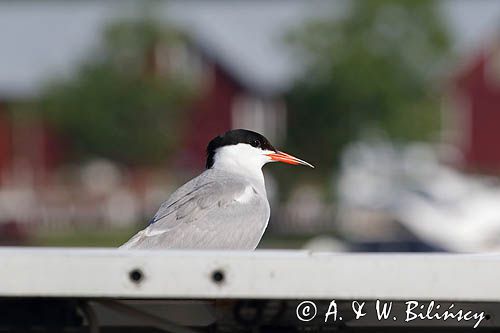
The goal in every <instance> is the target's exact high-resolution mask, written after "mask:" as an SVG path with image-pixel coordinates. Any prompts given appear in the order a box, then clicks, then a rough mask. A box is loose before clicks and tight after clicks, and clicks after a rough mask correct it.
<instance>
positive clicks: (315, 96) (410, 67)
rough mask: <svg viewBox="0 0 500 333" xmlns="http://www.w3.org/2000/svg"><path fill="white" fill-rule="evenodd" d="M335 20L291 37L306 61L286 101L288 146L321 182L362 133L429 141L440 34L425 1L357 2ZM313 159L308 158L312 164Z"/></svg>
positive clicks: (440, 61)
mask: <svg viewBox="0 0 500 333" xmlns="http://www.w3.org/2000/svg"><path fill="white" fill-rule="evenodd" d="M349 4H350V6H351V7H350V8H349V10H348V11H347V13H346V15H345V16H343V17H342V18H337V19H333V18H332V19H328V20H321V21H315V22H311V23H309V24H307V25H306V27H305V28H304V29H302V30H300V31H298V32H296V33H294V34H293V35H292V37H293V39H292V41H293V42H294V43H295V45H298V46H299V50H301V51H303V52H304V53H305V56H306V59H309V60H310V67H309V69H308V71H307V73H306V74H307V75H305V76H304V78H303V79H302V80H300V81H299V82H298V83H297V84H296V86H295V87H294V89H293V90H292V92H291V93H290V94H289V96H288V105H289V136H288V146H290V147H291V150H292V151H294V152H298V153H302V156H308V158H310V159H311V160H313V161H314V162H316V165H317V169H316V172H315V174H316V175H319V177H320V178H321V177H322V178H321V179H324V177H326V176H327V175H331V173H332V171H333V170H335V168H336V166H337V162H338V158H339V155H340V152H341V150H342V149H343V148H344V147H345V145H346V144H347V143H348V142H350V141H352V140H354V139H356V138H358V137H359V136H360V135H361V134H362V132H363V131H364V130H366V129H377V130H383V131H384V132H385V133H386V135H387V137H388V138H390V139H393V140H396V141H408V140H432V139H435V138H436V135H437V133H438V131H439V128H440V112H439V96H438V95H439V94H438V92H439V89H437V88H438V82H439V80H438V79H439V77H440V76H441V75H442V74H443V69H444V68H445V67H446V66H445V65H446V60H447V56H448V54H449V52H448V49H449V48H448V46H449V42H448V37H447V33H446V30H445V28H444V26H443V24H442V22H441V21H440V19H439V16H438V14H437V11H436V8H435V5H434V3H433V2H432V1H430V0H416V1H397V0H358V1H352V2H350V3H349ZM314 159H316V160H314Z"/></svg>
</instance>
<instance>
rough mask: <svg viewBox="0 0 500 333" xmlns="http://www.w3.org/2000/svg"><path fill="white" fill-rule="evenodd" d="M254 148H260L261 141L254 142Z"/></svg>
mask: <svg viewBox="0 0 500 333" xmlns="http://www.w3.org/2000/svg"><path fill="white" fill-rule="evenodd" d="M252 146H253V147H255V148H260V141H259V140H253V141H252Z"/></svg>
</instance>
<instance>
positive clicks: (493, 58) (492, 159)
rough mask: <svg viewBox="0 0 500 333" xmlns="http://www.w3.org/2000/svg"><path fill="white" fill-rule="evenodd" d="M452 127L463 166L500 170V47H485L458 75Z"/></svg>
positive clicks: (450, 115)
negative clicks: (487, 49)
mask: <svg viewBox="0 0 500 333" xmlns="http://www.w3.org/2000/svg"><path fill="white" fill-rule="evenodd" d="M451 103H452V105H451V110H450V113H449V114H448V115H449V120H450V121H449V122H448V129H450V130H451V131H450V132H451V133H452V134H453V136H452V141H453V143H454V144H455V145H456V146H457V147H458V148H459V150H460V152H461V155H462V159H461V161H460V163H459V164H460V166H461V167H463V168H465V169H466V170H469V171H477V172H485V173H494V174H499V173H500V48H499V47H494V48H492V49H491V50H489V51H484V52H481V53H480V54H478V55H477V56H475V57H474V58H472V60H471V61H469V62H467V65H466V66H464V67H463V68H462V70H461V71H459V74H458V75H457V76H456V77H455V79H454V81H453V86H452V93H451Z"/></svg>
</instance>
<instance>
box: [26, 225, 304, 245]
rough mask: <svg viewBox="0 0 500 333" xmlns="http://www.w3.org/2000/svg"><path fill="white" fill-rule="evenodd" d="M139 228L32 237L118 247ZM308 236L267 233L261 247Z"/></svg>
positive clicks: (300, 242) (50, 241)
mask: <svg viewBox="0 0 500 333" xmlns="http://www.w3.org/2000/svg"><path fill="white" fill-rule="evenodd" d="M137 231H139V228H136V227H134V228H128V229H106V230H98V229H92V230H89V229H86V230H71V231H66V232H50V233H49V232H43V233H40V234H38V235H36V236H35V237H34V238H33V239H31V241H30V244H31V245H33V246H62V247H118V246H120V245H121V244H123V243H124V242H126V241H127V240H128V239H129V238H130V237H131V236H132V235H134V234H135V233H136V232H137ZM307 239H308V237H305V236H293V237H276V236H274V235H271V234H268V233H266V234H265V235H264V238H263V239H262V241H261V243H260V245H259V249H297V248H300V247H301V246H302V245H303V244H304V243H305V241H307Z"/></svg>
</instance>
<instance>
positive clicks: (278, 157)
mask: <svg viewBox="0 0 500 333" xmlns="http://www.w3.org/2000/svg"><path fill="white" fill-rule="evenodd" d="M266 155H267V156H269V157H270V158H271V160H273V161H276V162H283V163H287V164H292V165H299V164H301V165H306V166H308V167H311V168H314V166H313V165H312V164H310V163H307V162H306V161H303V160H301V159H299V158H297V157H295V156H292V155H289V154H287V153H284V152H282V151H277V152H275V153H271V154H266Z"/></svg>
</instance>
